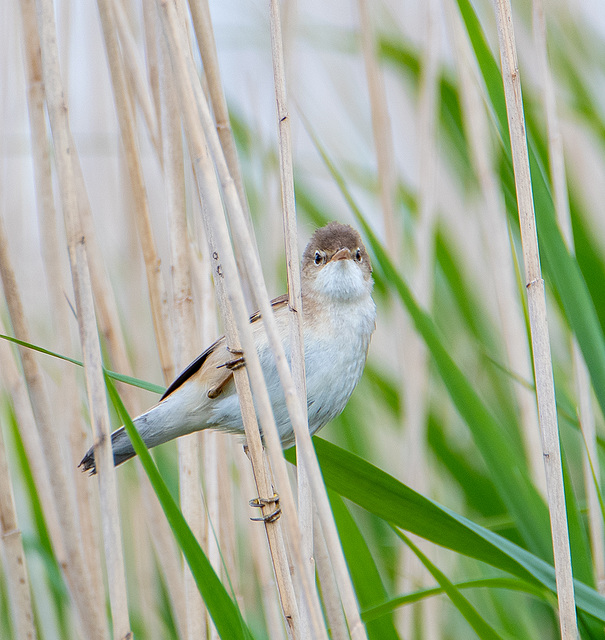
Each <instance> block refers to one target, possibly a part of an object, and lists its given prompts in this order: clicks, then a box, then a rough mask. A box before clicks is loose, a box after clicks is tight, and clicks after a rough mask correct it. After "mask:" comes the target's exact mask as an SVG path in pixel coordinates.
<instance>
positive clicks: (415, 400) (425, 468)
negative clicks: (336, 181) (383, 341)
mask: <svg viewBox="0 0 605 640" xmlns="http://www.w3.org/2000/svg"><path fill="white" fill-rule="evenodd" d="M438 15H439V12H438V10H437V6H436V0H430V1H429V2H426V3H425V4H424V12H423V22H424V24H423V28H424V34H425V37H424V47H423V54H422V67H421V74H420V89H419V95H418V111H417V113H418V148H417V153H418V168H419V176H418V207H419V211H418V220H417V224H416V229H415V233H414V241H413V246H414V247H415V251H414V255H413V257H412V264H411V265H409V268H410V269H411V271H412V287H413V290H414V292H415V294H416V299H417V300H418V302H419V303H420V305H421V306H422V307H423V308H424V309H425V310H427V311H429V312H430V309H431V307H432V302H433V290H434V273H435V227H436V223H437V201H436V193H437V190H436V184H437V183H438V181H437V145H436V136H437V126H438V118H437V113H438V110H437V107H438V105H437V100H438V90H439V52H440V38H439V32H438ZM405 328H407V330H408V332H407V333H408V335H407V336H406V340H405V348H406V360H405V363H406V366H405V367H404V375H403V379H404V385H405V399H406V430H405V437H404V453H405V462H404V465H405V469H406V475H405V477H406V478H407V481H408V482H409V483H410V484H412V485H413V486H414V487H415V488H416V490H418V491H420V492H421V493H428V492H429V491H430V483H429V478H430V477H431V472H430V470H429V464H428V455H427V433H426V431H427V418H428V393H429V377H430V374H429V356H428V350H427V347H426V344H425V343H424V341H423V340H422V338H421V337H420V336H419V335H418V333H417V332H416V331H415V330H414V329H413V327H411V326H410V323H409V321H407V322H406V324H405ZM418 544H419V545H420V546H422V547H424V548H425V549H426V543H425V541H424V540H418ZM404 558H405V560H406V561H407V562H408V564H409V567H408V570H407V574H408V575H409V581H408V585H409V584H412V585H414V586H415V587H416V588H417V587H418V586H419V585H422V586H424V585H426V581H427V572H426V569H425V568H424V567H423V566H422V564H421V563H420V562H418V560H417V558H416V557H415V556H414V554H412V553H410V551H409V549H408V550H407V551H406V552H404ZM419 614H420V615H421V618H422V628H423V631H424V634H425V636H426V638H427V640H432V639H434V638H438V637H440V635H441V633H440V631H439V629H438V627H439V622H440V615H439V610H438V609H435V602H431V601H426V602H424V603H422V604H421V605H420V606H419ZM413 619H414V618H413V616H410V615H409V614H408V621H409V622H412V621H413ZM410 632H411V629H410Z"/></svg>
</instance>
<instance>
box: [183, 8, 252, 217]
mask: <svg viewBox="0 0 605 640" xmlns="http://www.w3.org/2000/svg"><path fill="white" fill-rule="evenodd" d="M189 10H190V11H191V21H192V23H193V29H194V31H195V36H196V38H197V44H198V47H199V50H200V55H201V57H202V64H203V67H204V76H205V77H206V82H207V83H208V93H209V95H210V102H211V104H212V112H213V113H214V119H215V121H216V130H217V132H218V136H219V138H220V141H221V146H222V148H223V152H224V154H225V160H226V162H227V166H228V167H229V173H230V174H231V177H232V178H233V180H234V181H235V186H236V188H237V192H238V194H239V197H240V201H241V203H242V207H245V208H247V206H248V199H247V198H246V192H245V190H244V181H243V179H242V172H241V170H240V166H239V160H238V157H237V149H236V147H235V139H234V138H233V130H232V129H231V121H230V120H229V111H228V109H227V100H226V99H225V92H224V91H223V83H222V81H221V71H220V67H219V64H218V55H217V51H216V42H215V40H214V30H213V28H212V20H211V18H210V8H209V7H208V0H189Z"/></svg>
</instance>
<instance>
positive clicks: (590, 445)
mask: <svg viewBox="0 0 605 640" xmlns="http://www.w3.org/2000/svg"><path fill="white" fill-rule="evenodd" d="M532 26H533V37H534V45H535V47H536V53H537V57H538V69H539V74H540V76H541V82H542V99H543V102H544V111H545V114H546V128H547V134H548V160H549V162H548V164H549V167H550V174H551V182H552V185H553V192H554V205H555V212H556V215H557V220H558V222H559V227H560V228H561V232H562V234H563V237H564V238H565V242H566V244H567V248H568V249H569V251H570V252H572V253H574V252H575V250H574V240H573V230H572V225H571V213H570V211H569V198H568V193H567V178H566V176H565V158H564V154H563V139H562V136H561V130H560V126H559V118H558V115H557V106H556V100H555V88H554V82H553V78H552V74H551V72H550V65H549V63H548V50H547V46H546V19H545V17H544V5H543V2H542V0H533V21H532ZM571 351H572V363H573V376H574V383H575V388H576V394H577V397H578V418H579V422H580V428H581V429H582V433H583V434H584V440H585V442H586V455H585V456H584V458H583V463H584V465H583V466H584V485H585V490H586V496H587V500H586V502H587V511H588V524H589V531H590V542H591V548H592V558H593V566H594V571H595V576H596V582H597V586H598V588H599V589H600V591H601V592H602V593H603V592H605V539H604V533H603V514H602V513H601V508H600V504H599V497H598V494H597V488H596V487H595V483H594V478H593V475H592V474H593V470H594V473H595V476H596V477H597V478H600V477H601V475H600V469H599V458H598V455H597V437H596V428H595V418H594V412H593V410H592V396H591V385H590V375H589V373H588V368H587V366H586V363H585V361H584V357H583V356H582V352H581V351H580V347H579V345H578V341H577V340H576V339H575V338H574V337H573V335H572V336H571ZM591 465H592V468H591Z"/></svg>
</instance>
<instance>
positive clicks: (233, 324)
mask: <svg viewBox="0 0 605 640" xmlns="http://www.w3.org/2000/svg"><path fill="white" fill-rule="evenodd" d="M158 9H159V13H160V16H161V19H162V23H163V27H164V35H165V37H166V41H167V45H168V50H169V53H170V59H171V62H172V69H173V75H174V77H175V80H176V84H177V89H178V94H179V98H180V100H179V102H180V107H181V113H182V117H183V122H184V124H185V130H186V133H187V137H188V142H189V147H190V153H191V156H192V158H193V165H194V172H195V176H196V180H197V184H198V189H199V193H200V196H203V202H204V207H203V213H204V216H203V222H204V228H205V233H206V237H207V240H208V244H209V247H210V251H211V256H212V260H211V264H212V271H213V273H214V274H217V275H218V276H219V277H217V278H216V285H217V298H218V302H219V308H220V309H221V311H222V314H223V320H224V324H225V333H226V336H227V342H228V344H229V346H230V348H231V349H236V350H238V349H240V342H239V340H240V338H241V340H242V346H243V350H244V353H245V357H246V368H245V370H244V369H239V370H236V371H235V372H234V380H235V384H236V389H237V392H238V396H239V400H240V407H241V411H242V418H243V423H244V429H245V431H246V439H247V443H248V451H249V454H250V460H251V462H252V467H253V471H254V476H255V480H256V483H257V489H258V491H259V495H260V496H261V497H263V498H266V497H270V496H271V495H272V494H273V487H272V485H271V482H270V479H269V476H268V474H267V469H266V466H265V462H264V459H263V455H262V444H261V440H260V434H259V431H258V425H257V422H256V412H255V407H254V404H253V402H252V395H251V391H250V386H249V385H250V383H253V385H254V386H255V395H257V394H256V391H257V389H259V390H260V393H259V394H258V395H257V398H260V402H258V412H259V416H260V418H261V423H262V424H263V432H264V433H265V434H267V433H269V432H270V428H271V427H272V428H273V431H274V432H275V436H276V437H277V433H276V431H277V429H276V427H275V422H274V421H273V424H272V425H270V427H269V429H267V428H265V426H266V424H267V423H270V422H271V421H272V420H273V415H272V412H271V405H270V402H269V397H268V393H267V390H266V386H265V384H264V380H263V375H262V369H261V367H260V362H259V360H258V354H257V353H256V347H255V345H254V341H253V338H252V333H251V329H250V326H249V324H248V314H247V310H246V307H245V303H244V298H243V293H242V291H241V288H240V287H239V286H238V282H237V270H236V266H235V258H234V256H233V251H232V249H231V245H230V241H229V234H228V231H227V226H226V220H225V218H224V214H223V209H222V202H221V197H220V193H219V190H218V184H217V182H216V174H215V169H214V166H213V164H212V160H211V158H210V156H209V154H208V149H207V146H206V141H205V139H204V131H203V130H202V129H201V127H200V123H199V111H198V108H199V105H200V104H205V101H204V98H203V96H202V95H201V88H200V86H199V82H194V80H195V79H196V75H195V69H194V68H192V67H193V62H192V60H191V57H190V55H189V50H188V48H187V47H185V46H184V44H183V43H184V40H185V38H184V35H183V34H182V33H181V26H180V23H179V21H178V17H177V13H176V7H175V4H174V3H173V2H169V1H162V0H160V1H159V2H158ZM210 126H211V129H212V131H213V132H214V133H215V134H216V132H215V129H214V126H213V125H212V124H211V125H210ZM238 199H239V198H238ZM225 274H227V276H226V277H225ZM231 309H233V311H231ZM248 374H250V379H249V378H248ZM259 385H260V386H259ZM263 392H264V393H263ZM287 488H289V485H288V487H287ZM280 491H283V490H282V489H281V487H280ZM282 498H283V494H282ZM290 499H291V496H290ZM272 506H273V505H267V506H266V507H265V506H264V507H262V508H261V511H262V513H263V514H264V515H268V514H269V513H271V507H272ZM285 520H286V521H287V519H285ZM280 525H281V521H277V522H266V523H265V527H266V531H267V536H268V539H269V546H270V549H271V554H272V560H273V563H274V568H275V573H276V577H277V582H278V585H279V589H280V598H281V602H282V608H283V609H284V615H285V619H286V621H287V623H288V625H289V626H290V628H291V629H292V631H293V632H295V630H297V629H298V611H297V608H296V601H295V598H294V591H293V587H292V582H291V576H290V570H289V566H288V562H287V559H286V556H285V548H284V546H283V540H282V538H281V526H280ZM318 637H323V636H322V635H319V636H318Z"/></svg>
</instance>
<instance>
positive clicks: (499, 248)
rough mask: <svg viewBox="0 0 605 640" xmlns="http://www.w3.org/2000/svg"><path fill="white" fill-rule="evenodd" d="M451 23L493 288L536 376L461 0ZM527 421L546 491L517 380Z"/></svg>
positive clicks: (533, 463)
mask: <svg viewBox="0 0 605 640" xmlns="http://www.w3.org/2000/svg"><path fill="white" fill-rule="evenodd" d="M446 7H447V10H448V14H449V25H450V29H451V31H452V33H453V42H454V50H455V56H454V58H455V60H456V67H457V71H458V75H459V77H460V83H461V86H462V91H461V95H462V115H463V122H464V130H465V132H466V135H467V136H468V140H469V147H470V155H471V162H472V163H473V167H474V170H475V173H476V175H477V179H478V181H479V187H480V190H481V196H482V200H483V201H482V205H483V206H482V207H481V210H480V211H481V213H480V215H479V225H480V229H481V234H482V237H483V244H484V246H485V247H486V248H487V250H486V252H485V253H486V261H487V265H488V269H487V271H488V273H489V277H490V283H491V288H492V289H493V291H494V292H495V297H496V305H497V309H498V317H499V320H500V326H501V331H502V337H503V340H504V346H505V350H506V357H507V360H508V363H509V366H510V369H511V371H514V372H515V374H517V375H518V376H520V378H521V379H523V380H531V379H532V377H533V374H532V370H531V357H530V353H529V347H528V343H527V340H525V339H521V337H524V336H525V334H526V326H525V319H524V317H523V309H522V307H521V304H520V300H519V298H518V287H517V282H516V273H515V265H514V263H513V256H512V254H511V245H510V241H509V233H508V225H507V222H506V212H505V209H504V203H503V201H502V194H501V192H500V187H499V185H498V179H497V177H496V174H495V169H494V166H493V160H492V154H491V153H490V145H489V144H488V142H489V141H490V130H489V122H488V116H487V113H486V109H485V105H484V102H483V100H482V97H481V94H480V89H479V87H478V86H477V82H476V80H475V73H474V72H475V69H474V68H473V65H475V66H476V64H475V62H474V58H473V56H472V55H471V51H470V44H469V42H468V38H467V37H466V36H465V32H464V30H463V27H462V20H461V17H460V13H459V11H458V7H457V6H456V5H455V0H447V3H446ZM513 390H514V393H515V397H516V399H517V404H518V406H519V415H520V420H521V425H522V436H523V443H524V448H525V455H526V458H527V460H528V461H529V468H530V473H531V477H532V480H533V482H534V484H535V486H536V487H537V488H538V489H539V490H540V492H541V493H542V494H543V495H546V481H545V478H544V463H543V461H542V455H541V450H542V446H541V444H540V429H539V427H538V410H537V406H536V396H535V394H534V393H533V391H532V390H531V389H528V388H527V387H525V386H524V385H522V384H520V383H515V384H514V386H513Z"/></svg>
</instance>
